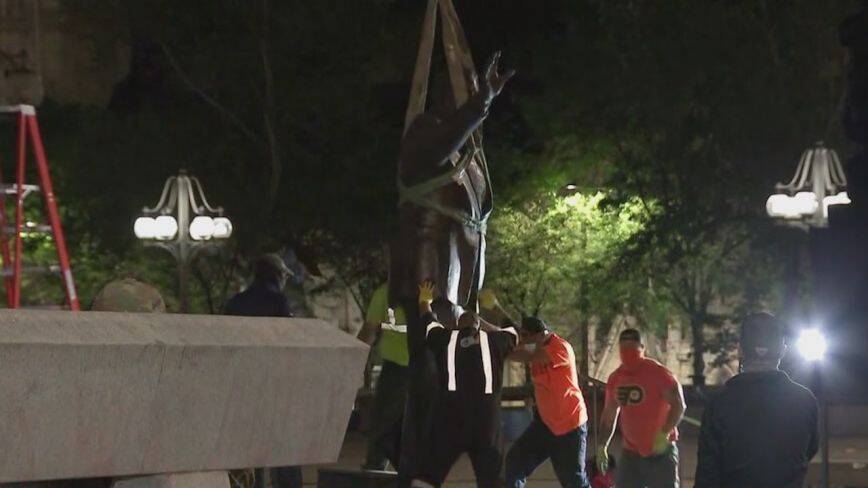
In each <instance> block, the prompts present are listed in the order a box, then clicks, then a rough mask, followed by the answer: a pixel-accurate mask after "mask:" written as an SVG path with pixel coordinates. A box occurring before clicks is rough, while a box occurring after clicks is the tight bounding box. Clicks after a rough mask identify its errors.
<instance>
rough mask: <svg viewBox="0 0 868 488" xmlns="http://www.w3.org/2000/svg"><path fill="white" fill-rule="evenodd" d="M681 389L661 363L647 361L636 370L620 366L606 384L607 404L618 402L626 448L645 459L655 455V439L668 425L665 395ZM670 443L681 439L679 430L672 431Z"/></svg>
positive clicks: (669, 406)
mask: <svg viewBox="0 0 868 488" xmlns="http://www.w3.org/2000/svg"><path fill="white" fill-rule="evenodd" d="M677 386H678V380H676V379H675V376H673V375H672V373H671V372H669V370H668V369H666V367H664V366H663V365H662V364H660V363H658V362H657V361H654V360H653V359H648V358H645V359H643V360H642V362H641V363H640V364H639V365H638V366H636V367H635V368H626V367H624V365H621V367H619V368H618V369H616V370H615V371H614V372H613V373H612V374H611V375H609V381H608V383H607V384H606V404H610V402H617V403H618V406H620V407H621V414H620V416H619V419H620V424H621V437H622V439H623V440H624V448H625V449H628V450H630V451H633V452H638V453H639V454H640V455H642V456H644V457H648V456H651V455H653V454H654V450H653V446H654V437H656V435H657V433H658V432H660V429H662V428H663V424H665V423H666V417H667V416H668V415H669V409H670V408H672V406H671V405H669V403H668V402H667V401H666V400H664V398H663V392H664V391H667V390H671V389H673V388H676V387H677ZM669 440H670V441H672V442H675V441H677V440H678V429H677V428H675V429H672V432H670V433H669Z"/></svg>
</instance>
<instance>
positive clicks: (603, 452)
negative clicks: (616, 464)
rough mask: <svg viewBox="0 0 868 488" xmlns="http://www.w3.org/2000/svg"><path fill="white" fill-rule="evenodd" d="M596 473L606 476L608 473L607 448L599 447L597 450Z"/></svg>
mask: <svg viewBox="0 0 868 488" xmlns="http://www.w3.org/2000/svg"><path fill="white" fill-rule="evenodd" d="M597 471H599V472H600V474H606V472H607V471H609V446H600V448H599V449H597Z"/></svg>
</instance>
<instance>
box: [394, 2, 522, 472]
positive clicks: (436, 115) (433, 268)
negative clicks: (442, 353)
mask: <svg viewBox="0 0 868 488" xmlns="http://www.w3.org/2000/svg"><path fill="white" fill-rule="evenodd" d="M438 11H439V13H440V17H441V19H442V29H441V33H442V40H443V52H444V54H445V58H446V65H447V68H448V71H447V72H448V80H447V78H446V77H445V76H442V77H440V79H439V80H435V83H434V89H433V90H432V97H431V98H432V100H431V103H430V106H427V107H426V101H427V98H428V97H427V92H428V82H429V77H430V71H431V59H432V53H433V50H434V49H433V48H434V38H435V37H436V36H435V33H436V28H437V13H438ZM499 62H500V53H496V54H495V55H494V56H493V57H492V59H491V60H490V61H489V63H488V65H487V67H486V70H485V76H484V79H483V82H482V84H481V85H480V83H479V81H478V79H477V75H476V69H475V67H474V64H473V60H472V58H471V55H470V49H469V48H468V46H467V40H466V39H465V37H464V33H463V31H462V28H461V24H460V23H459V21H458V17H457V15H456V12H455V8H454V6H453V5H452V0H428V9H427V13H426V17H425V22H424V28H423V34H422V41H421V43H420V47H419V55H418V59H417V62H416V70H415V73H414V76H413V87H412V91H411V94H410V103H409V107H408V109H407V117H406V119H405V133H404V138H403V141H402V144H401V150H400V154H399V161H398V190H399V195H400V202H399V207H400V208H399V212H400V219H399V231H398V236H397V238H396V239H394V240H393V243H392V250H391V255H392V256H391V263H390V271H389V301H390V305H391V306H393V307H397V306H399V305H400V306H402V307H403V309H404V310H405V312H406V314H407V322H408V323H407V333H408V337H407V339H408V346H409V351H410V365H409V367H410V382H409V393H408V402H407V406H406V411H405V417H404V433H403V435H402V452H401V462H400V466H399V467H398V468H399V478H400V481H401V483H400V485H401V486H409V482H410V479H411V478H412V476H413V474H414V470H415V458H416V456H417V454H416V452H417V444H418V443H419V442H422V439H423V436H424V435H425V433H426V429H427V428H428V426H429V423H428V422H429V420H430V415H432V414H433V415H436V412H434V413H432V412H429V411H428V406H429V405H430V401H428V400H430V395H431V393H432V390H433V389H434V388H436V386H435V385H436V384H437V383H436V381H433V379H432V378H431V377H430V376H429V374H430V373H431V370H430V366H431V362H430V357H429V355H427V354H426V352H425V348H424V343H425V330H424V324H422V323H421V317H420V315H419V307H418V304H417V290H418V286H419V284H420V283H422V282H423V281H432V282H434V283H435V284H436V286H437V297H438V300H437V301H435V303H434V308H435V311H437V313H438V316H439V319H440V321H441V322H450V321H455V320H457V318H458V317H457V316H458V314H459V313H460V311H461V309H462V308H470V309H474V310H475V309H476V301H477V293H478V291H479V289H480V288H481V286H482V283H483V278H484V275H485V231H486V225H487V221H488V217H489V215H490V214H491V210H492V206H493V203H492V193H491V180H490V178H489V173H488V164H487V161H486V159H485V153H484V152H483V150H482V133H481V130H480V127H481V124H482V122H483V120H485V117H486V116H487V115H488V109H489V107H490V105H491V103H492V102H493V100H494V99H495V98H496V97H497V96H498V95H499V94H500V92H501V90H503V87H504V86H505V85H506V83H507V82H508V81H509V79H510V78H511V77H512V76H513V74H514V73H513V72H512V71H510V72H508V73H506V74H504V75H501V74H500V73H499V70H498V67H499Z"/></svg>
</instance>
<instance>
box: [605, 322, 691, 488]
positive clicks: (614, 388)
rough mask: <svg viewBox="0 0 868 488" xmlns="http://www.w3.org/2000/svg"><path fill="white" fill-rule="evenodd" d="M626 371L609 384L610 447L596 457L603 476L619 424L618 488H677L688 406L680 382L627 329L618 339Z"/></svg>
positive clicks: (621, 370) (607, 418)
mask: <svg viewBox="0 0 868 488" xmlns="http://www.w3.org/2000/svg"><path fill="white" fill-rule="evenodd" d="M618 346H619V349H620V355H621V366H620V367H618V369H616V370H615V371H614V372H613V373H612V374H611V375H609V380H608V382H607V383H606V404H605V407H604V408H603V413H602V428H601V433H602V435H603V436H604V439H605V442H604V443H603V445H602V447H600V449H599V452H598V453H597V462H598V463H599V466H598V468H599V470H600V471H601V472H606V471H607V470H608V459H609V444H610V443H611V441H612V436H613V435H614V433H615V425H616V422H617V423H619V424H620V426H621V439H622V443H623V446H622V447H623V449H622V454H621V458H620V459H619V460H618V469H617V470H616V473H615V486H617V487H618V488H646V487H647V488H677V487H678V486H679V479H678V448H677V447H676V445H675V443H676V441H677V440H678V424H679V423H680V422H681V419H682V417H683V416H684V411H685V410H686V408H687V405H686V404H685V402H684V392H683V391H682V390H681V385H680V384H679V383H678V380H677V379H675V376H674V375H673V374H672V373H671V372H670V371H669V370H668V369H666V367H664V366H663V365H662V364H660V363H658V362H657V361H654V360H653V359H649V358H646V357H645V354H644V352H645V346H644V345H643V344H642V336H641V335H640V334H639V331H638V330H636V329H626V330H624V331H622V332H621V334H620V336H619V337H618Z"/></svg>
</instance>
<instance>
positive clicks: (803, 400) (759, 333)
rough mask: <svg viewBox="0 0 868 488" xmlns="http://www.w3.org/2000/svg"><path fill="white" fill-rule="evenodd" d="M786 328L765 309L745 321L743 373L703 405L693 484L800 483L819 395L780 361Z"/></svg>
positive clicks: (795, 486) (754, 487)
mask: <svg viewBox="0 0 868 488" xmlns="http://www.w3.org/2000/svg"><path fill="white" fill-rule="evenodd" d="M786 348H787V346H786V343H785V340H784V331H783V327H782V326H781V324H780V323H779V322H778V320H777V319H776V318H775V317H774V316H772V315H769V314H767V313H757V314H752V315H749V316H748V317H747V318H745V319H744V321H743V322H742V330H741V338H740V340H739V355H740V359H741V369H742V373H741V374H739V375H737V376H735V377H734V378H732V379H731V380H729V381H728V382H727V383H726V386H724V388H723V390H722V391H721V392H720V393H719V394H718V395H717V396H715V397H714V398H713V399H712V400H711V402H710V403H709V404H708V406H707V407H706V410H705V414H704V415H703V417H702V428H701V430H700V433H699V462H698V464H697V466H696V484H695V486H696V488H802V486H803V485H804V482H805V474H806V473H807V471H808V463H809V462H810V461H811V458H813V457H814V455H815V454H817V447H818V434H817V425H818V424H817V418H818V407H817V399H816V398H814V395H813V394H812V393H811V392H810V391H809V390H808V389H807V388H805V387H803V386H802V385H799V384H797V383H795V382H793V381H792V380H791V379H790V378H789V376H787V374H786V373H784V372H783V371H780V370H778V365H779V364H780V362H781V359H782V358H783V356H784V353H785V352H786Z"/></svg>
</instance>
